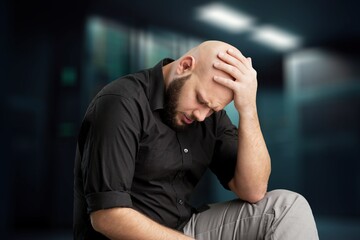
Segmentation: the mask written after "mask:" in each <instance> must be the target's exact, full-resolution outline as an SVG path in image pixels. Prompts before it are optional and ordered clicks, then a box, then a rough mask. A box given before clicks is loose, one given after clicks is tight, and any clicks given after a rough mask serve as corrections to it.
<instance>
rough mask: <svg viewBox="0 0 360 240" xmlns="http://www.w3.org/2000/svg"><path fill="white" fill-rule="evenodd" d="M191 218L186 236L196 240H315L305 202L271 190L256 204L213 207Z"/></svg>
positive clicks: (281, 191) (295, 195)
mask: <svg viewBox="0 0 360 240" xmlns="http://www.w3.org/2000/svg"><path fill="white" fill-rule="evenodd" d="M209 207H210V208H209V209H207V210H205V211H203V212H200V213H197V214H194V215H193V216H192V218H191V219H190V221H189V222H188V223H187V224H186V225H185V227H184V229H183V231H184V233H185V234H186V235H188V236H192V237H194V238H195V239H198V240H205V239H206V240H215V239H216V240H231V239H237V240H248V239H249V240H253V239H266V240H270V239H271V240H275V239H276V240H278V239H282V240H313V239H319V237H318V233H317V229H316V224H315V221H314V217H313V215H312V212H311V208H310V206H309V204H308V202H307V201H306V200H305V198H304V197H302V196H301V195H299V194H297V193H294V192H290V191H286V190H275V191H271V192H268V193H267V194H266V196H265V198H264V199H262V200H261V201H260V202H258V203H256V204H250V203H247V202H244V201H241V200H238V199H236V200H232V201H229V202H225V203H217V204H213V205H210V206H209Z"/></svg>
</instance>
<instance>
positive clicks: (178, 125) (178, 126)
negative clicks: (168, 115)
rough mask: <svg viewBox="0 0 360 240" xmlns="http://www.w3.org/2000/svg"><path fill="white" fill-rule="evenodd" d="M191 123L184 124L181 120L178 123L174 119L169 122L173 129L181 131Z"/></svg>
mask: <svg viewBox="0 0 360 240" xmlns="http://www.w3.org/2000/svg"><path fill="white" fill-rule="evenodd" d="M191 125H192V124H185V123H183V122H181V123H178V122H176V121H173V122H172V124H171V128H172V129H174V130H175V131H178V132H181V131H185V130H186V129H188V128H189V127H190V126H191Z"/></svg>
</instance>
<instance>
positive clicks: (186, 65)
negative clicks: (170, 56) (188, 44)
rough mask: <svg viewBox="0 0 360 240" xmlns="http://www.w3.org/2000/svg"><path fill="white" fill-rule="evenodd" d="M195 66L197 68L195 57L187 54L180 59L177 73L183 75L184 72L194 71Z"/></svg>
mask: <svg viewBox="0 0 360 240" xmlns="http://www.w3.org/2000/svg"><path fill="white" fill-rule="evenodd" d="M194 68H195V58H194V57H193V56H191V55H187V56H184V57H182V58H181V59H180V62H179V65H178V67H177V69H176V72H177V74H179V75H181V74H183V73H186V72H190V71H192V70H193V69H194Z"/></svg>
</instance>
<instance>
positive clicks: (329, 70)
mask: <svg viewBox="0 0 360 240" xmlns="http://www.w3.org/2000/svg"><path fill="white" fill-rule="evenodd" d="M359 5H360V4H358V3H357V2H356V1H352V0H342V1H325V0H313V1H310V0H303V1H285V0H274V1H259V0H253V1H235V0H227V1H206V0H199V1H190V0H182V1H175V0H167V1H161V0H152V1H140V0H131V1H124V0H103V1H70V0H65V1H55V2H53V1H25V2H22V1H10V0H5V1H1V3H0V19H1V20H0V24H1V28H0V29H1V30H0V31H1V38H0V48H1V51H0V52H1V64H0V76H1V85H2V93H1V101H0V104H1V109H3V111H2V114H1V118H0V121H1V125H0V126H1V136H2V137H1V145H0V151H1V159H2V160H1V162H2V167H1V168H0V178H1V181H0V185H1V192H2V193H1V198H0V203H1V205H2V207H1V210H0V211H1V214H0V223H1V224H0V228H1V229H0V230H1V235H2V236H4V237H2V239H64V240H65V239H72V204H73V164H74V157H75V148H76V140H77V134H78V130H79V127H80V124H81V121H82V117H83V115H84V113H85V111H86V108H87V106H88V104H89V102H90V100H91V99H92V97H94V95H95V94H96V93H97V91H99V90H100V89H101V88H102V87H103V86H104V85H105V84H107V83H109V82H110V81H112V80H115V79H116V78H118V77H120V76H122V75H125V74H128V73H131V72H134V71H137V70H140V69H143V68H148V67H152V66H153V65H155V64H156V63H157V62H158V61H159V60H160V59H162V58H164V57H170V58H177V57H179V56H181V54H183V53H184V52H185V51H186V50H188V49H189V48H191V47H193V46H195V45H197V44H198V43H200V42H202V41H204V40H209V39H216V40H222V41H225V42H228V43H230V44H232V45H234V46H235V47H237V48H238V49H240V50H241V51H242V53H243V54H244V55H245V56H249V57H251V58H252V61H253V65H254V67H255V69H256V70H257V73H258V81H259V87H258V95H257V103H258V111H259V117H260V121H261V127H262V130H263V133H264V137H265V140H266V142H267V146H268V149H269V152H270V155H271V158H272V175H271V178H270V184H269V190H272V189H279V188H281V189H289V190H293V191H296V192H299V193H301V194H302V195H304V196H305V197H306V198H307V199H308V201H309V202H310V204H311V206H312V210H313V213H314V215H315V218H316V222H317V225H318V230H319V235H320V239H323V240H334V239H342V240H353V239H354V240H355V239H360V174H359V169H360V161H359V160H360V157H359V156H360V147H359V146H360V124H359V123H360V47H359V45H360V44H359V43H360V17H359V14H358V9H359ZM226 110H227V112H228V114H229V116H230V118H231V120H232V121H233V122H234V124H237V120H238V119H237V114H236V113H235V110H234V107H233V106H232V105H231V104H230V105H228V106H227V107H226ZM234 197H235V196H234V195H233V194H231V193H230V192H228V191H226V190H224V189H223V188H222V187H221V185H220V184H219V183H218V182H217V179H216V178H215V177H214V176H213V175H212V173H211V172H208V173H207V174H206V175H205V177H204V179H203V181H201V182H200V184H199V188H198V190H197V192H196V193H195V194H194V196H193V204H194V205H200V204H203V203H210V202H215V201H220V200H227V199H231V198H234Z"/></svg>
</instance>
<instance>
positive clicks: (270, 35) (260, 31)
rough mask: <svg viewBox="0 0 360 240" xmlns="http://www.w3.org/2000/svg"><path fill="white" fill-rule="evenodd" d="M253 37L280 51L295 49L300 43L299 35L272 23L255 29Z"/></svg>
mask: <svg viewBox="0 0 360 240" xmlns="http://www.w3.org/2000/svg"><path fill="white" fill-rule="evenodd" d="M251 39H252V40H254V41H257V42H259V43H262V44H265V45H268V46H270V47H272V48H275V49H277V50H280V51H286V50H290V49H294V48H297V47H299V45H300V38H299V37H297V36H294V35H292V34H290V33H287V32H285V31H284V30H281V29H280V28H278V27H275V26H271V25H265V26H262V27H259V28H256V29H254V30H253V35H252V36H251Z"/></svg>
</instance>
